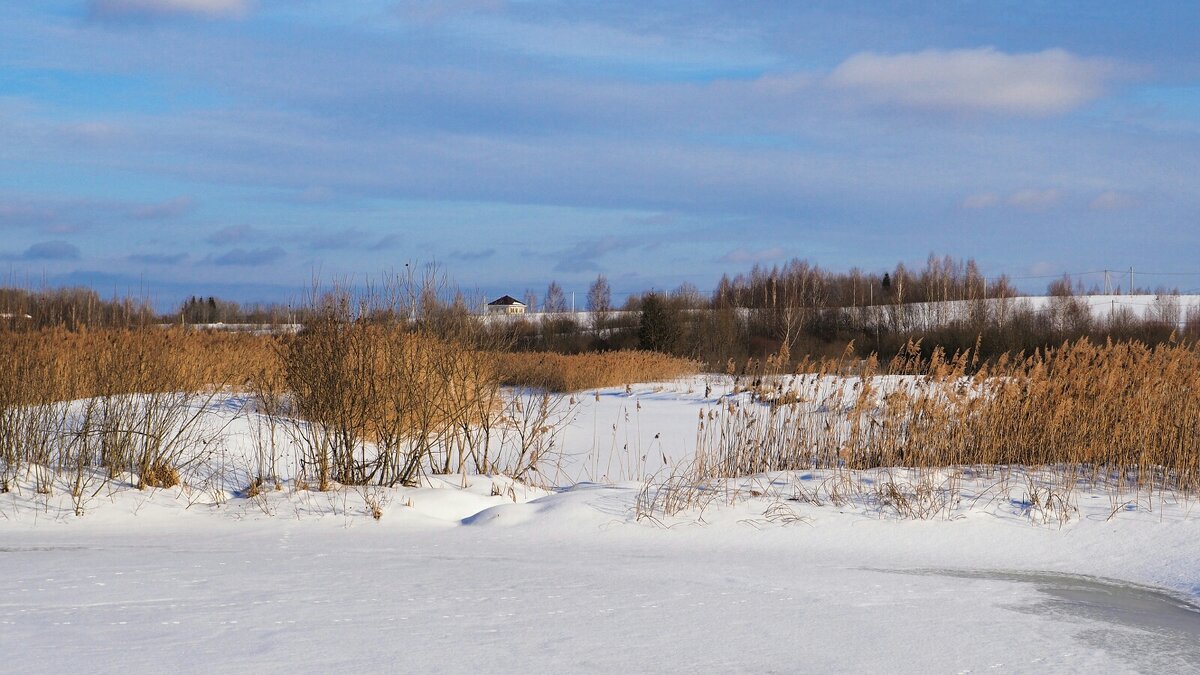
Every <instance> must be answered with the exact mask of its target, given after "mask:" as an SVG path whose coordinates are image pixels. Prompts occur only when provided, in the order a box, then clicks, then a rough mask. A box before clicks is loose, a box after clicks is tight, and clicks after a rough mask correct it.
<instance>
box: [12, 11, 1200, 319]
mask: <svg viewBox="0 0 1200 675" xmlns="http://www.w3.org/2000/svg"><path fill="white" fill-rule="evenodd" d="M1198 25H1200V3H1194V2H1166V1H1162V2H1146V3H1129V2H1099V1H1095V0H1093V1H1088V2H1055V3H1028V2H957V3H940V2H938V3H931V2H899V1H895V2H883V1H880V2H862V1H855V0H838V1H833V2H820V1H816V2H803V3H795V2H757V1H754V0H745V1H741V2H704V1H702V0H701V1H696V2H687V3H679V2H652V1H646V0H643V1H639V2H629V3H624V2H604V3H583V2H544V1H517V0H448V1H447V2H433V1H432V0H414V1H410V2H397V1H395V0H355V1H354V2H317V1H315V0H39V1H38V2H32V1H25V0H18V1H13V2H4V3H0V270H2V271H3V273H4V274H5V276H6V277H7V281H6V283H9V284H17V285H24V286H31V287H39V286H42V285H53V286H57V285H87V286H91V287H94V288H96V289H97V290H98V291H100V292H101V293H102V294H112V293H116V294H122V295H123V294H126V293H130V292H132V293H135V294H139V295H144V296H148V297H150V298H152V299H153V300H154V301H155V302H156V303H157V304H159V305H160V306H162V305H170V304H171V303H175V302H178V301H179V299H181V298H182V297H185V296H187V295H191V294H197V295H218V296H221V297H226V298H230V299H234V300H240V301H281V302H286V301H289V300H290V299H294V298H295V297H297V296H298V295H302V294H303V291H304V289H305V288H306V287H308V286H310V285H311V283H312V281H313V279H314V278H316V279H320V280H321V281H322V282H326V283H328V282H330V281H349V282H353V283H358V282H361V281H362V280H363V279H366V278H377V277H378V276H379V275H381V274H384V273H387V272H388V271H391V270H397V269H402V268H403V266H404V264H405V263H410V264H428V263H435V264H437V265H438V266H439V267H440V269H442V270H443V271H444V272H445V274H446V275H447V276H448V277H449V278H450V279H452V280H453V282H454V283H456V284H458V285H460V286H462V287H464V288H468V289H479V290H480V291H481V292H483V293H484V294H490V295H499V294H502V293H511V294H513V295H516V296H518V297H520V296H521V295H523V294H524V292H525V290H526V289H529V290H532V291H534V292H536V293H539V294H541V293H544V289H545V288H546V285H547V284H548V283H549V282H550V281H551V280H557V281H558V282H559V283H560V284H561V285H562V286H563V287H564V288H565V289H567V290H568V292H570V291H577V292H578V293H579V295H580V296H582V294H583V293H584V292H585V291H586V289H587V286H588V284H589V283H590V282H591V281H592V280H593V279H595V277H596V275H597V274H604V275H606V276H607V277H608V278H609V280H610V283H611V285H612V287H613V290H614V295H615V296H617V298H616V299H617V300H618V302H619V301H620V299H621V296H623V295H624V294H627V293H630V292H637V291H642V290H646V289H651V288H654V289H670V288H673V287H675V286H677V285H679V284H680V283H683V282H687V283H691V284H694V285H696V286H697V287H698V288H699V289H701V290H702V291H707V290H710V289H712V288H713V287H714V286H715V285H716V282H717V280H718V279H719V278H720V276H721V274H722V273H729V274H730V275H733V274H736V273H739V272H745V271H747V270H749V269H750V268H751V267H752V266H754V265H756V264H759V265H767V266H770V265H773V264H780V263H783V262H785V261H786V260H788V259H791V258H804V259H808V260H810V261H812V262H814V263H817V264H819V265H821V266H822V267H825V268H829V269H832V270H848V269H850V268H852V267H858V268H861V269H863V270H866V271H879V272H882V271H883V270H885V269H890V268H891V267H892V266H894V265H895V264H896V262H897V261H905V262H906V264H909V265H910V266H912V265H917V266H920V265H921V264H923V262H924V260H925V258H926V257H927V256H928V255H929V254H930V253H937V254H939V255H947V254H948V255H952V256H955V257H962V258H968V257H970V258H974V259H975V260H976V261H977V262H978V263H979V265H980V267H981V268H982V270H983V271H984V273H985V274H988V275H998V274H1001V273H1004V274H1008V275H1010V276H1011V277H1015V278H1017V279H1018V282H1019V284H1020V285H1023V286H1025V287H1030V288H1033V289H1034V290H1040V289H1044V287H1045V283H1046V280H1045V277H1046V276H1047V275H1057V274H1061V273H1064V272H1071V273H1080V272H1091V271H1096V270H1101V269H1115V270H1116V269H1119V270H1128V268H1130V267H1133V268H1135V269H1136V270H1139V272H1138V274H1139V277H1138V279H1137V283H1138V284H1139V285H1146V286H1156V285H1160V284H1162V285H1168V286H1179V287H1180V288H1182V289H1183V290H1197V289H1200V260H1198V258H1197V253H1200V223H1198V222H1197V221H1198V214H1200V40H1197V39H1196V37H1195V29H1196V26H1198ZM1088 279H1089V280H1093V281H1094V280H1095V277H1088Z"/></svg>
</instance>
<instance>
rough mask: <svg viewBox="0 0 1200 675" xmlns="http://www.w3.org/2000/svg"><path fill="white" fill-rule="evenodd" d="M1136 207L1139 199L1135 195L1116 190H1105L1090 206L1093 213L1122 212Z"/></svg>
mask: <svg viewBox="0 0 1200 675" xmlns="http://www.w3.org/2000/svg"><path fill="white" fill-rule="evenodd" d="M1134 206H1137V199H1135V198H1134V197H1133V195H1130V194H1127V193H1124V192H1118V191H1116V190H1105V191H1104V192H1101V193H1100V194H1098V195H1096V198H1095V199H1093V200H1092V201H1091V203H1090V204H1088V207H1089V208H1091V209H1092V210H1093V211H1120V210H1121V209H1128V208H1132V207H1134Z"/></svg>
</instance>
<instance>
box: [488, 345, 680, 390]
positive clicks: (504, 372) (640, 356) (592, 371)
mask: <svg viewBox="0 0 1200 675" xmlns="http://www.w3.org/2000/svg"><path fill="white" fill-rule="evenodd" d="M494 358H495V360H496V365H497V368H498V369H499V372H500V380H501V382H502V383H503V384H507V385H513V386H522V387H535V388H540V389H545V390H547V391H554V392H568V393H569V392H576V391H583V390H585V389H600V388H603V387H619V386H622V385H629V384H634V383H638V382H659V381H664V380H673V379H676V378H680V377H685V376H688V375H693V374H695V373H697V372H699V370H700V364H698V363H697V362H695V361H692V360H690V359H682V358H679V357H675V356H668V355H666V354H660V353H658V352H647V351H620V352H600V353H591V354H571V355H567V354H555V353H552V352H517V353H504V354H495V355H494Z"/></svg>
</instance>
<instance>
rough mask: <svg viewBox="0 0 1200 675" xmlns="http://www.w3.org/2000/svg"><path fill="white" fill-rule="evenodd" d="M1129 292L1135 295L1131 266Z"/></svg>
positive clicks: (1131, 268)
mask: <svg viewBox="0 0 1200 675" xmlns="http://www.w3.org/2000/svg"><path fill="white" fill-rule="evenodd" d="M1129 294H1130V295H1133V267H1130V268H1129Z"/></svg>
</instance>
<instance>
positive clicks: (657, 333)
mask: <svg viewBox="0 0 1200 675" xmlns="http://www.w3.org/2000/svg"><path fill="white" fill-rule="evenodd" d="M678 341H679V317H678V316H676V314H675V310H674V309H673V308H672V307H671V306H670V304H669V303H668V302H667V300H666V299H665V298H663V297H662V296H660V295H658V294H657V293H649V294H647V295H646V297H644V298H642V314H641V321H640V322H639V324H638V343H639V344H640V346H641V348H642V349H648V350H650V351H655V352H664V353H668V354H670V353H672V352H673V351H674V350H675V345H676V343H677V342H678Z"/></svg>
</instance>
